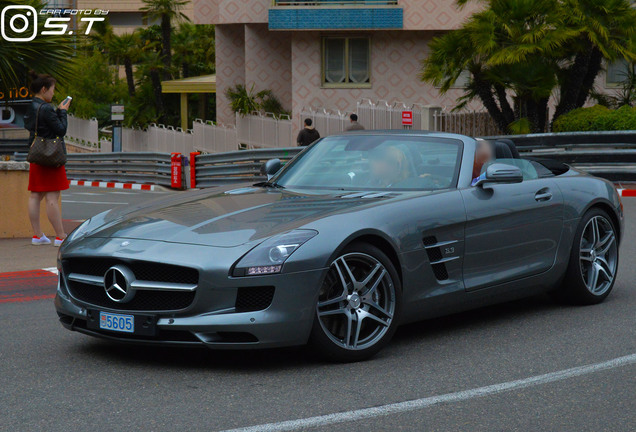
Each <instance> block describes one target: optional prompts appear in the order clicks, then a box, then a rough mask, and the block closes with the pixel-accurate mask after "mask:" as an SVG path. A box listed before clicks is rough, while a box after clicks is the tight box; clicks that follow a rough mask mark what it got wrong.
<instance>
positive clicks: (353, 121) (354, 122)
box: [345, 114, 364, 131]
mask: <svg viewBox="0 0 636 432" xmlns="http://www.w3.org/2000/svg"><path fill="white" fill-rule="evenodd" d="M349 120H350V121H351V124H350V125H349V126H348V127H347V129H345V130H346V131H356V130H364V126H362V125H361V124H360V123H358V114H351V115H350V116H349Z"/></svg>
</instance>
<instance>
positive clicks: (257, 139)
mask: <svg viewBox="0 0 636 432" xmlns="http://www.w3.org/2000/svg"><path fill="white" fill-rule="evenodd" d="M236 131H237V133H238V141H239V142H240V143H241V144H244V145H246V146H247V147H248V148H277V147H283V148H284V147H293V146H295V145H296V142H295V141H294V139H293V137H292V133H293V123H292V121H291V119H290V118H289V117H287V118H277V117H276V116H274V115H273V114H271V113H266V114H262V113H253V114H251V115H242V114H241V113H236Z"/></svg>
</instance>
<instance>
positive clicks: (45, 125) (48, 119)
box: [24, 98, 68, 141]
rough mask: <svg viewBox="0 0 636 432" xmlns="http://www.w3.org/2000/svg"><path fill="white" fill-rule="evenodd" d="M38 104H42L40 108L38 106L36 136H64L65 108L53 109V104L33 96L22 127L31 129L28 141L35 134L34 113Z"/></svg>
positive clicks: (66, 125) (66, 121)
mask: <svg viewBox="0 0 636 432" xmlns="http://www.w3.org/2000/svg"><path fill="white" fill-rule="evenodd" d="M40 105H42V108H40V116H39V118H38V136H41V137H42V138H64V135H66V129H67V127H68V120H67V118H66V110H61V109H55V108H53V105H51V104H49V103H46V102H44V101H43V100H42V99H40V98H33V100H32V101H31V105H29V107H28V108H27V111H26V113H25V115H24V127H25V128H26V129H27V130H29V131H31V136H30V141H33V137H34V136H35V132H34V131H35V115H36V113H37V110H38V107H39V106H40Z"/></svg>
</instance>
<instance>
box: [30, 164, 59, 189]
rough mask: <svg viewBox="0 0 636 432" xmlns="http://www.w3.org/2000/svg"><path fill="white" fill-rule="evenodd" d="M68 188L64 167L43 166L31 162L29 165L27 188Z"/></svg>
mask: <svg viewBox="0 0 636 432" xmlns="http://www.w3.org/2000/svg"><path fill="white" fill-rule="evenodd" d="M68 188H69V182H68V179H67V178H66V168H64V167H63V166H61V167H45V166H42V165H38V164H34V163H32V164H31V165H30V166H29V190H30V191H31V192H56V191H63V190H66V189H68Z"/></svg>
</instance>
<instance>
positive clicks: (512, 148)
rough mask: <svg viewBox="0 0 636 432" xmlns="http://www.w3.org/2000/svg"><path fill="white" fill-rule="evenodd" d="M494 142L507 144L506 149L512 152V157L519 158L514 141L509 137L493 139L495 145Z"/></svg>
mask: <svg viewBox="0 0 636 432" xmlns="http://www.w3.org/2000/svg"><path fill="white" fill-rule="evenodd" d="M496 143H503V144H505V145H507V146H508V149H509V150H510V153H511V154H512V158H513V159H521V155H520V154H519V151H518V150H517V146H516V145H515V143H514V141H512V140H511V139H509V138H501V139H498V140H497V141H495V145H496Z"/></svg>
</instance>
